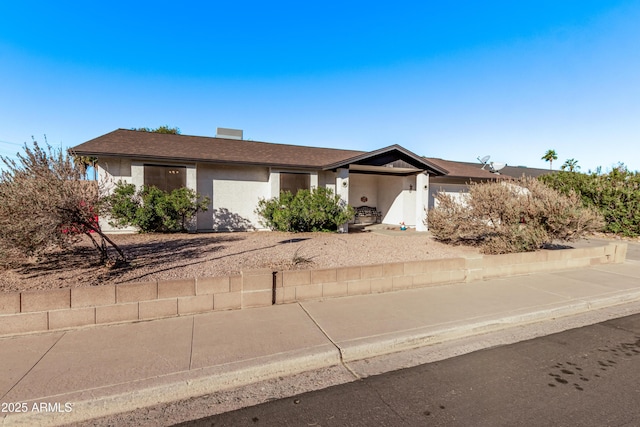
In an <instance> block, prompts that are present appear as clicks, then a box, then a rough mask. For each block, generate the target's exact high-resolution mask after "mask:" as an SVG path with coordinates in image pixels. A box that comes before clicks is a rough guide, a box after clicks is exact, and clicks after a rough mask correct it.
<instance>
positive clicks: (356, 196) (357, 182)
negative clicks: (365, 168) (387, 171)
mask: <svg viewBox="0 0 640 427" xmlns="http://www.w3.org/2000/svg"><path fill="white" fill-rule="evenodd" d="M349 179H350V188H349V201H350V202H351V203H350V204H351V206H354V207H356V206H373V207H378V208H379V206H378V180H379V177H378V176H377V175H365V174H357V173H351V174H349ZM362 197H366V198H367V201H366V202H363V201H362V200H361V199H362Z"/></svg>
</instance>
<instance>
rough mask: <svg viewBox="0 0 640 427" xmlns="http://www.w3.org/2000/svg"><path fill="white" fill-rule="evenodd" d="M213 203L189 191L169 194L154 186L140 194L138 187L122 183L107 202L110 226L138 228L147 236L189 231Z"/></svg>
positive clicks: (118, 184)
mask: <svg viewBox="0 0 640 427" xmlns="http://www.w3.org/2000/svg"><path fill="white" fill-rule="evenodd" d="M209 201H210V199H209V198H208V197H205V198H203V199H201V196H200V195H199V194H197V193H196V192H195V191H193V190H191V189H189V188H184V187H183V188H179V189H176V190H173V191H172V192H171V193H167V192H166V191H162V190H160V189H158V188H157V187H154V186H144V187H142V188H141V189H139V190H138V191H136V187H135V185H133V184H127V183H124V182H122V181H119V182H118V183H117V184H116V187H115V189H114V190H113V193H112V194H111V195H109V196H108V197H107V198H106V203H107V205H108V206H109V216H110V218H111V221H110V222H109V224H111V225H112V226H114V227H126V226H134V227H137V228H138V229H139V230H140V231H141V232H144V233H146V232H175V231H186V230H187V225H188V223H189V221H191V220H192V219H193V217H194V216H195V215H196V214H197V213H198V212H204V211H206V210H207V205H208V204H209Z"/></svg>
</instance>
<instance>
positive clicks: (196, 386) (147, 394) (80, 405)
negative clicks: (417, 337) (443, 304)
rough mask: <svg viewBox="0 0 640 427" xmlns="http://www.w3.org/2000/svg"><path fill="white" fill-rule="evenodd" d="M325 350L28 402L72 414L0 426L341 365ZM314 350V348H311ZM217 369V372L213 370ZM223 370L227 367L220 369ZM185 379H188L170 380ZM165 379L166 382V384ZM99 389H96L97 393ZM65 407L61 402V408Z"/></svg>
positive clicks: (24, 416)
mask: <svg viewBox="0 0 640 427" xmlns="http://www.w3.org/2000/svg"><path fill="white" fill-rule="evenodd" d="M323 347H326V348H327V349H325V350H324V351H319V352H318V351H313V352H312V351H303V352H300V353H303V354H299V355H296V356H294V357H288V358H278V357H276V358H273V357H272V358H271V359H273V360H271V361H270V362H267V363H265V362H264V360H261V359H260V360H257V362H258V363H253V364H251V365H249V366H243V367H239V368H236V369H231V370H225V371H221V370H220V369H219V368H220V367H214V369H207V368H205V369H203V370H202V373H204V375H203V376H199V377H195V378H193V377H192V378H189V376H190V375H189V374H193V372H191V371H188V372H182V373H177V374H172V375H169V376H168V377H165V378H164V380H165V382H164V383H163V384H161V385H156V386H153V387H147V388H142V389H138V390H130V391H127V392H124V393H123V392H120V393H118V394H113V395H108V396H104V397H97V398H91V395H92V394H93V393H95V392H96V390H85V391H83V392H79V393H81V394H82V395H83V396H84V400H78V401H74V400H73V397H74V396H78V394H79V393H78V392H74V393H70V394H64V395H57V396H48V397H44V398H39V399H37V400H33V401H29V402H28V406H29V407H31V406H32V404H33V403H35V402H46V401H52V400H55V401H56V402H73V410H72V411H71V412H66V413H65V412H25V413H17V414H11V415H7V416H5V418H0V426H35V425H37V426H41V427H45V426H60V425H64V424H69V423H78V422H85V421H89V420H91V419H95V418H99V417H105V416H109V415H115V414H119V413H124V412H129V411H133V410H136V409H139V408H144V407H148V406H153V405H157V404H161V403H170V402H174V401H178V400H182V399H188V398H191V397H195V396H202V395H206V394H210V393H214V392H217V391H221V390H225V389H229V388H234V387H239V386H245V385H249V384H252V383H256V382H259V381H264V380H269V379H272V378H277V377H279V376H289V375H294V374H298V373H302V372H307V371H313V370H317V369H321V368H326V367H329V366H335V365H339V364H340V354H339V352H338V350H337V349H336V348H335V347H334V346H329V345H323ZM314 350H317V349H314ZM215 368H218V369H215ZM222 368H223V369H226V368H229V365H224V366H222ZM174 376H177V377H180V376H186V377H187V378H179V379H171V377H174ZM167 380H168V381H167ZM99 390H100V389H98V392H99ZM61 406H62V407H63V408H64V403H62V405H61Z"/></svg>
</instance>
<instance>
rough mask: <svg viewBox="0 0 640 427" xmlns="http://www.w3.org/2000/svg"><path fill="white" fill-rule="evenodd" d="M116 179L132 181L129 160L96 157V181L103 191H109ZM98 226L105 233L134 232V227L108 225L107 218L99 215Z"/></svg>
mask: <svg viewBox="0 0 640 427" xmlns="http://www.w3.org/2000/svg"><path fill="white" fill-rule="evenodd" d="M118 181H123V182H126V183H128V184H132V183H133V176H132V171H131V160H130V159H123V158H119V157H100V158H99V159H98V182H99V183H100V185H102V186H103V187H104V189H105V191H107V192H110V191H111V190H112V189H113V188H114V187H115V185H116V183H117V182H118ZM99 220H100V227H101V228H102V230H103V231H104V232H105V233H135V232H136V229H135V228H134V227H125V228H116V227H112V226H111V225H109V218H105V217H103V216H101V217H100V218H99Z"/></svg>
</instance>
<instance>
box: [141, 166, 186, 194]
mask: <svg viewBox="0 0 640 427" xmlns="http://www.w3.org/2000/svg"><path fill="white" fill-rule="evenodd" d="M144 185H150V186H151V185H153V186H154V187H158V188H159V189H160V190H164V191H167V192H171V191H173V190H175V189H176V188H182V187H186V186H187V168H185V167H184V166H152V165H144Z"/></svg>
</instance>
